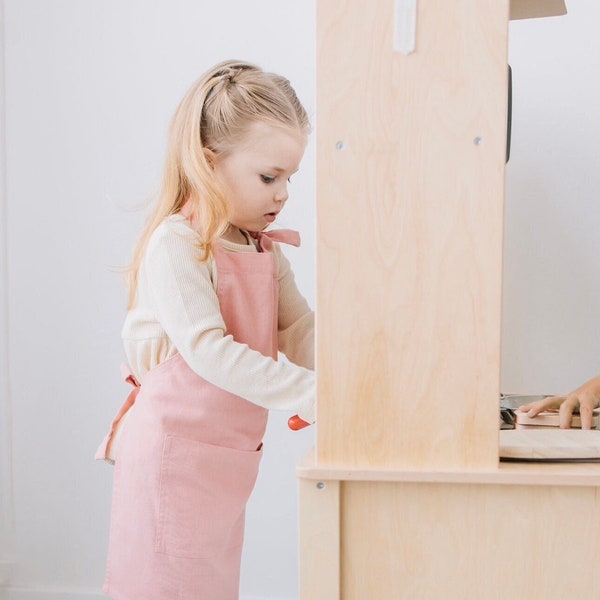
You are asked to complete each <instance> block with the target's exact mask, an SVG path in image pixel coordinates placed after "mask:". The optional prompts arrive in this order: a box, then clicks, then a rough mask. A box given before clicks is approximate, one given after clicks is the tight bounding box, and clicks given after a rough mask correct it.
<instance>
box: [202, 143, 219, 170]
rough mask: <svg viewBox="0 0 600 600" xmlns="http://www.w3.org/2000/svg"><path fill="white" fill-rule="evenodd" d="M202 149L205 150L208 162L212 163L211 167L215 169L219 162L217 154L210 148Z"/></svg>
mask: <svg viewBox="0 0 600 600" xmlns="http://www.w3.org/2000/svg"><path fill="white" fill-rule="evenodd" d="M202 150H203V152H204V156H205V158H206V162H207V163H208V164H209V165H210V168H211V169H214V168H215V164H216V162H217V155H216V154H215V153H214V152H213V151H212V150H211V149H210V148H206V147H204V148H202Z"/></svg>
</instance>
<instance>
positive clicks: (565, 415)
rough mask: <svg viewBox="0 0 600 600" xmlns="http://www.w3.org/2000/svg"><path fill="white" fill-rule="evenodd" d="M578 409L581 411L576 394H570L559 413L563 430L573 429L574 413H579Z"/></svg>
mask: <svg viewBox="0 0 600 600" xmlns="http://www.w3.org/2000/svg"><path fill="white" fill-rule="evenodd" d="M577 409H579V398H578V397H577V395H575V394H569V395H568V396H567V397H566V398H565V400H564V402H563V403H562V404H561V405H560V409H559V411H558V414H559V417H558V421H559V423H560V427H561V429H571V422H572V421H573V413H574V412H577Z"/></svg>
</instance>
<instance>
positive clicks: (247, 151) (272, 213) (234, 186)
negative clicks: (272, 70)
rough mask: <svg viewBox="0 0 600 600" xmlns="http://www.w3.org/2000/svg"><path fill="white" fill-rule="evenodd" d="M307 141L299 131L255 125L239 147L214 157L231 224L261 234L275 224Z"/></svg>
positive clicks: (264, 124) (263, 124)
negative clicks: (225, 194)
mask: <svg viewBox="0 0 600 600" xmlns="http://www.w3.org/2000/svg"><path fill="white" fill-rule="evenodd" d="M306 142H307V136H306V135H305V134H304V133H302V132H300V131H296V130H293V129H283V128H281V127H276V126H274V125H268V124H266V123H254V124H253V125H252V126H251V128H250V130H249V132H248V134H247V135H246V136H244V139H243V141H242V143H241V145H240V146H239V147H237V148H236V149H235V150H233V151H232V152H229V153H227V154H225V155H222V156H219V157H216V158H215V160H214V169H215V173H216V175H217V177H219V179H220V180H221V181H222V182H223V183H224V184H225V186H226V190H227V192H228V196H227V200H228V205H229V213H230V218H229V222H230V223H231V225H233V226H234V227H237V228H239V229H244V230H246V231H262V230H263V229H264V228H265V227H267V225H269V224H270V223H273V221H275V219H276V218H277V215H278V214H279V213H280V212H281V210H282V208H283V207H284V205H285V203H286V201H287V199H288V183H289V179H290V177H291V176H292V175H293V174H294V173H295V172H296V171H297V170H298V167H299V165H300V160H301V159H302V156H303V154H304V150H305V148H306ZM238 235H239V233H238ZM225 237H227V235H226V236H225ZM233 237H235V236H233ZM232 241H235V240H234V239H232Z"/></svg>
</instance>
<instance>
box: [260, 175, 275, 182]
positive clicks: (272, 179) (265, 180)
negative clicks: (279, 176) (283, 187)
mask: <svg viewBox="0 0 600 600" xmlns="http://www.w3.org/2000/svg"><path fill="white" fill-rule="evenodd" d="M260 178H261V179H262V181H263V183H273V182H274V181H275V177H269V175H261V176H260Z"/></svg>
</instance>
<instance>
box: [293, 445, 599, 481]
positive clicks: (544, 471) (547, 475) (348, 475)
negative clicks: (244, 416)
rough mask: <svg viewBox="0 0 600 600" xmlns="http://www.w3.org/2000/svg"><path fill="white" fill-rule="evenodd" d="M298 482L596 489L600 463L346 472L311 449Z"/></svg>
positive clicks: (362, 469)
mask: <svg viewBox="0 0 600 600" xmlns="http://www.w3.org/2000/svg"><path fill="white" fill-rule="evenodd" d="M296 473H297V475H298V477H299V478H300V479H314V480H323V481H327V480H333V481H389V482H394V481H396V482H407V483H471V484H472V483H475V484H489V485H553V486H556V485H560V486H591V487H600V463H593V462H590V463H530V462H523V463H521V462H499V463H498V465H497V468H493V469H483V470H473V471H427V470H418V469H382V468H369V467H364V468H347V467H342V466H339V467H338V466H334V465H332V466H326V465H318V464H317V463H316V461H315V453H314V449H313V450H311V451H310V452H309V453H308V454H307V455H306V456H305V457H304V459H303V460H302V461H301V463H300V464H299V465H298V467H297V469H296Z"/></svg>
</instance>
